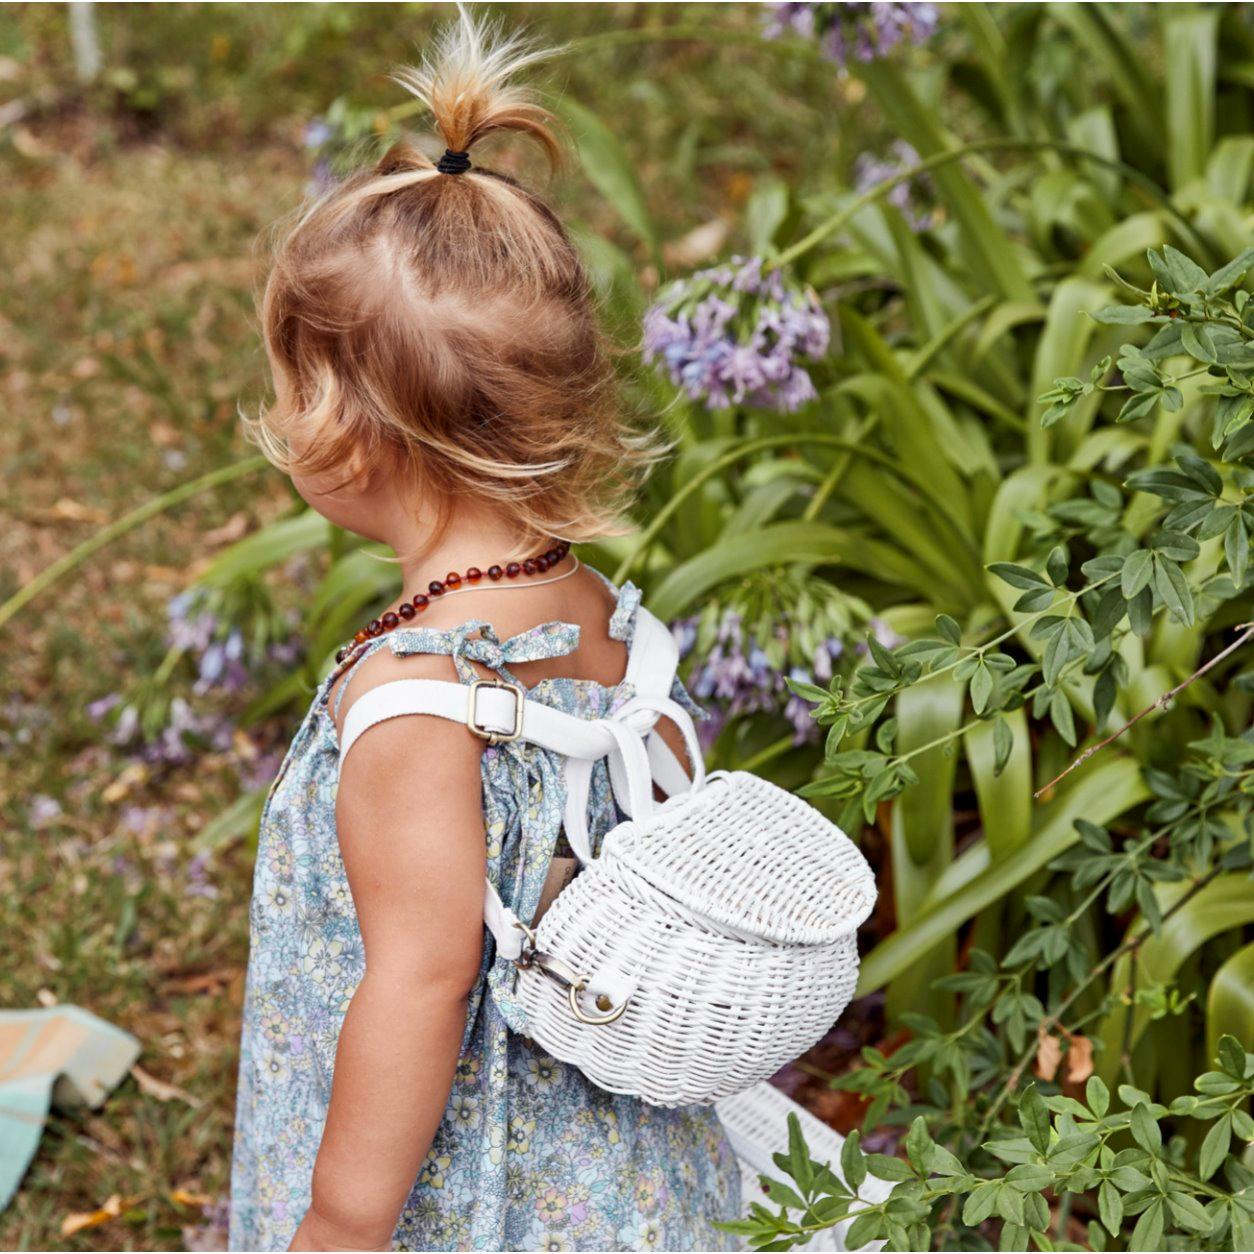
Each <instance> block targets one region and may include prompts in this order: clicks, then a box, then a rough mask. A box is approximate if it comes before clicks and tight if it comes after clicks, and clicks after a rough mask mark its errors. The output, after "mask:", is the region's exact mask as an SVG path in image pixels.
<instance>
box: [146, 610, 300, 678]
mask: <svg viewBox="0 0 1254 1254" xmlns="http://www.w3.org/2000/svg"><path fill="white" fill-rule="evenodd" d="M166 616H167V618H168V620H169V624H168V627H167V631H166V641H167V643H168V644H169V646H170V647H171V648H172V649H178V650H180V651H181V652H183V653H189V654H191V655H192V656H193V657H195V658H196V666H197V676H196V683H195V686H194V687H193V689H192V691H193V692H195V693H196V694H197V696H203V695H204V694H205V693H206V692H209V691H211V690H212V689H215V688H216V689H219V690H221V691H223V692H227V693H238V692H242V691H243V690H244V689H245V688H246V687H247V686H248V684H249V683H250V682H251V680H252V679H253V678H254V677H255V676H254V673H253V670H252V669H250V659H249V658H248V656H247V650H246V648H245V642H244V633H243V632H242V631H241V630H240V628H239V627H236V626H230V627H228V628H227V629H226V630H225V631H224V630H223V624H222V621H221V619H220V618H219V616H218V615H217V614H215V613H214V612H213V611H212V610H210V609H208V608H206V607H205V606H204V602H203V600H201V599H200V598H199V597H198V596H197V594H196V592H195V591H189V592H182V593H180V594H179V595H178V596H176V597H172V598H171V599H170V601H169V603H168V604H167V605H166ZM299 656H300V642H299V639H298V638H297V637H296V636H292V637H290V638H289V639H287V640H276V641H272V642H271V643H270V645H269V646H268V647H267V649H266V651H265V658H266V660H267V661H270V662H274V663H277V664H278V665H280V666H291V665H292V664H293V663H295V662H296V661H297V659H298V658H299Z"/></svg>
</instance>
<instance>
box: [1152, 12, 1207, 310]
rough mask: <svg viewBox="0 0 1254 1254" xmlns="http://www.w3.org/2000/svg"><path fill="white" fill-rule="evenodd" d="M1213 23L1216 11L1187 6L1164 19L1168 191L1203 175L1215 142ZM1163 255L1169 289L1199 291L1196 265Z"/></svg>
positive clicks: (1168, 250) (1203, 278)
mask: <svg viewBox="0 0 1254 1254" xmlns="http://www.w3.org/2000/svg"><path fill="white" fill-rule="evenodd" d="M1218 23H1219V14H1218V12H1216V11H1214V10H1211V11H1207V10H1204V9H1201V8H1193V7H1192V6H1188V7H1182V8H1181V9H1180V10H1176V9H1175V6H1171V9H1170V10H1169V11H1168V12H1167V13H1166V14H1164V21H1163V45H1162V46H1163V52H1164V62H1165V66H1164V68H1165V72H1166V92H1165V96H1164V100H1165V104H1166V120H1167V131H1166V135H1167V143H1166V147H1165V156H1166V159H1167V170H1168V173H1169V175H1170V179H1171V190H1172V191H1173V192H1178V191H1179V190H1180V189H1181V188H1183V187H1184V186H1185V184H1187V183H1191V182H1193V180H1195V179H1201V178H1202V177H1203V176H1204V175H1205V173H1206V159H1207V158H1208V157H1209V156H1210V152H1211V148H1212V146H1213V144H1214V141H1215V99H1216V92H1215V73H1216V68H1217V62H1218V50H1217V48H1216V37H1217V31H1218ZM1163 255H1164V258H1165V259H1166V262H1167V265H1168V266H1169V267H1170V270H1171V272H1172V275H1173V277H1174V279H1175V282H1176V286H1175V287H1174V289H1173V290H1175V291H1178V292H1189V291H1196V290H1198V289H1202V288H1205V286H1206V284H1207V281H1208V276H1207V274H1206V272H1205V271H1204V270H1202V269H1201V267H1200V266H1198V265H1196V264H1195V263H1194V262H1192V261H1190V260H1189V258H1188V257H1186V256H1185V255H1184V254H1183V253H1180V252H1177V251H1176V249H1174V248H1172V247H1171V246H1170V245H1167V246H1166V247H1164V248H1163Z"/></svg>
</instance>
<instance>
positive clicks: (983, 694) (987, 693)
mask: <svg viewBox="0 0 1254 1254" xmlns="http://www.w3.org/2000/svg"><path fill="white" fill-rule="evenodd" d="M992 695H993V675H992V672H991V671H990V670H989V669H988V667H987V666H986V665H985V664H984V661H983V660H981V661H980V662H979V663H978V664H977V665H976V668H975V674H974V675H972V676H971V704H972V706H973V707H974V709H975V712H976V713H977V714H983V713H984V711H985V710H986V709H988V701H989V698H990V697H991V696H992Z"/></svg>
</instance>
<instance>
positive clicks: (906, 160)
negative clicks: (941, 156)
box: [853, 139, 935, 231]
mask: <svg viewBox="0 0 1254 1254" xmlns="http://www.w3.org/2000/svg"><path fill="white" fill-rule="evenodd" d="M888 151H889V153H890V155H889V156H887V157H877V156H874V155H873V154H871V153H869V152H864V153H863V154H862V155H861V156H860V157H858V159H857V161H855V162H854V165H853V185H854V190H855V191H856V192H859V193H862V192H869V191H870V190H871V189H872V188H875V187H878V186H879V185H880V184H881V183H886V182H887V181H888V180H889V179H891V178H895V177H896V176H897V175H899V174H901V173H902V171H903V170H907V169H909V168H910V167H911V166H913V165H917V164H918V162H919V154H918V153H917V152H916V151H915V149H914V148H912V147H911V146H910V145H909V144H908V143H906V141H905V140H904V139H898V140H896V141H894V142H893V144H892V145H890V147H889V150H888ZM928 187H929V183H928V180H927V179H926V177H921V178H915V179H911V180H909V181H907V182H902V183H898V184H897V185H896V186H895V187H893V188H892V189H891V190H890V191H889V192H888V193H887V195H886V196H885V197H884V199H885V200H887V201H888V203H889V204H890V205H896V206H897V208H898V209H900V210H901V212H902V214H903V215H904V216H905V219H906V221H907V222H909V223H910V225H911V227H913V228H914V230H916V231H922V230H926V229H927V228H928V227H929V226H931V225H932V222H933V219H934V217H935V211H934V209H933V207H932V206H931V205H928V204H926V203H921V202H922V201H923V200H924V196H923V195H922V193H923V192H924V189H926V188H928Z"/></svg>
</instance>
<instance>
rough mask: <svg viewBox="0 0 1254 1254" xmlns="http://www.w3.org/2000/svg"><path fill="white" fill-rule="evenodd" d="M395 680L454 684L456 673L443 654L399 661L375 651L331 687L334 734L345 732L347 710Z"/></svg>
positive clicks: (412, 656) (387, 651) (383, 651)
mask: <svg viewBox="0 0 1254 1254" xmlns="http://www.w3.org/2000/svg"><path fill="white" fill-rule="evenodd" d="M396 679H448V680H454V681H455V680H456V679H457V672H456V671H455V670H454V668H453V662H452V659H451V658H450V657H449V656H448V654H446V653H411V654H408V655H406V656H404V657H398V656H397V655H396V654H395V653H393V652H392V650H391V649H376V650H375V651H374V652H373V653H372V654H371V655H370V656H369V657H367V658H366V659H365V660H364V661H361V662H358V663H356V664H355V665H353V666H350V667H349V668H348V670H346V671H345V672H344V674H343V675H341V676H340V677H339V678H338V679H337V680H336V681H335V683H333V684H332V685H331V692H330V696H329V698H328V699H329V702H330V707H331V710H332V711H333V712H334V715H335V728H336V731H337V732H342V731H343V730H344V720H345V718H347V717H348V712H349V710H351V709H352V708H353V705H354V704H355V703H356V702H358V701H360V700H361V698H362V697H363V696H365V694H366V693H368V692H369V691H370V690H371V689H372V688H378V687H380V686H381V685H383V684H387V683H391V682H392V681H393V680H396ZM345 685H347V687H345ZM341 689H343V697H342V698H341V697H340V691H341ZM337 707H338V708H337ZM436 721H437V722H438V721H441V720H436Z"/></svg>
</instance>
